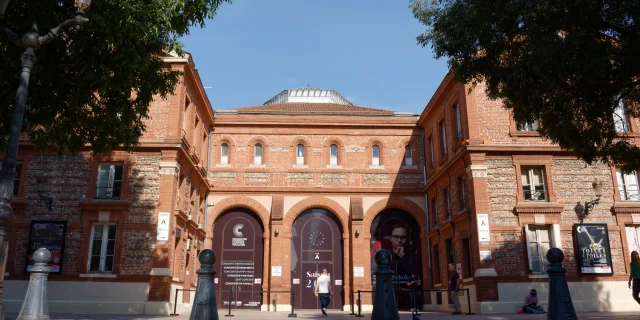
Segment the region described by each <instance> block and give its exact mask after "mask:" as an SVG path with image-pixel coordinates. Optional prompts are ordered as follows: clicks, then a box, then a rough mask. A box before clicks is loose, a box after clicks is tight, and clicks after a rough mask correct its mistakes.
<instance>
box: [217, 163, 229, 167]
mask: <svg viewBox="0 0 640 320" xmlns="http://www.w3.org/2000/svg"><path fill="white" fill-rule="evenodd" d="M216 168H231V165H230V164H219V163H218V164H216Z"/></svg>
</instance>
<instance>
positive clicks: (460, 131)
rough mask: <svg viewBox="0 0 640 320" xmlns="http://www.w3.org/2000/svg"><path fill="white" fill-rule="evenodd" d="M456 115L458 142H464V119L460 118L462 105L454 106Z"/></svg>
mask: <svg viewBox="0 0 640 320" xmlns="http://www.w3.org/2000/svg"><path fill="white" fill-rule="evenodd" d="M453 111H454V112H455V114H456V131H457V132H456V141H460V140H462V119H461V118H460V105H455V106H453Z"/></svg>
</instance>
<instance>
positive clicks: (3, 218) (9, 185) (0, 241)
mask: <svg viewBox="0 0 640 320" xmlns="http://www.w3.org/2000/svg"><path fill="white" fill-rule="evenodd" d="M10 1H11V0H0V16H3V15H4V12H5V10H6V8H7V6H8V5H9V2H10ZM90 4H91V0H75V6H76V8H78V11H76V15H75V17H73V18H72V19H68V20H66V21H64V22H62V23H61V24H59V25H58V26H57V27H55V28H53V29H51V30H49V32H48V33H47V34H46V35H44V36H40V34H39V32H38V27H37V25H36V24H35V23H34V24H33V26H32V27H31V29H30V30H29V32H27V33H26V34H25V35H24V36H22V38H20V37H19V36H18V34H16V33H15V32H13V31H11V30H9V29H8V28H6V27H3V26H0V31H4V32H5V33H6V34H7V36H8V38H9V41H11V43H13V44H15V45H17V46H20V47H22V48H25V52H24V53H23V54H22V72H21V74H20V79H19V80H20V82H19V86H18V92H17V93H16V102H15V104H14V105H13V119H11V127H10V130H9V137H8V139H7V140H8V141H7V150H6V151H5V155H4V160H3V161H2V170H0V320H4V313H5V309H4V303H2V288H3V287H4V272H5V268H6V262H7V255H8V251H9V240H10V237H11V232H12V230H11V227H12V226H11V224H12V222H13V220H14V219H15V216H14V214H13V209H12V208H11V204H10V202H11V199H12V198H13V179H14V177H15V175H16V155H17V154H18V142H19V140H20V133H21V131H22V119H23V117H24V112H25V104H26V102H27V95H28V91H29V77H30V76H31V69H33V66H34V65H35V63H36V55H35V53H34V52H35V50H38V48H40V46H41V45H43V44H46V43H49V42H51V41H53V40H55V39H56V38H58V37H59V36H60V32H62V31H63V30H65V29H67V28H69V27H71V26H80V25H82V24H84V23H86V22H87V21H89V19H87V18H85V16H84V10H87V9H89V5H90Z"/></svg>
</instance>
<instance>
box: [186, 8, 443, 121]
mask: <svg viewBox="0 0 640 320" xmlns="http://www.w3.org/2000/svg"><path fill="white" fill-rule="evenodd" d="M408 5H409V1H408V0H234V1H233V4H224V5H223V6H222V7H221V8H220V10H219V11H218V14H217V15H216V17H215V18H214V19H213V20H211V21H209V22H208V23H207V26H206V28H205V29H200V28H199V27H194V28H192V31H191V34H190V35H188V36H186V37H184V38H183V39H182V41H183V42H184V44H185V49H186V50H187V51H189V52H190V53H191V54H192V55H193V58H194V61H195V64H196V67H197V68H198V71H199V73H200V77H201V78H202V82H203V84H204V86H207V87H211V88H209V89H206V90H207V95H208V96H209V99H210V100H211V103H212V105H213V108H214V109H228V108H237V107H243V106H255V105H261V104H263V103H264V102H266V101H267V100H269V99H270V98H271V97H273V96H275V95H276V94H278V93H279V92H281V91H282V90H284V89H293V88H299V87H305V86H307V85H311V86H312V87H315V88H322V89H333V90H336V91H338V92H339V93H340V94H342V95H343V96H344V97H346V98H347V99H349V100H350V101H351V102H353V103H354V104H355V105H359V106H365V107H371V108H382V109H388V110H394V111H409V112H414V113H417V114H420V113H421V112H422V110H423V109H424V107H425V106H426V105H427V103H428V102H429V99H430V98H431V96H432V95H433V93H434V92H435V90H436V89H437V88H438V85H439V84H440V82H441V81H442V79H443V78H444V76H445V75H446V73H447V70H448V68H447V63H446V60H445V59H440V60H435V59H434V58H433V53H432V51H431V48H429V47H425V48H423V47H421V46H418V45H417V44H416V36H418V35H419V34H420V33H421V32H423V31H424V27H423V26H422V25H421V24H420V23H419V22H418V21H417V20H415V19H414V17H413V16H412V14H411V10H410V9H409V8H408Z"/></svg>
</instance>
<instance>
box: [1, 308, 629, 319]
mask: <svg viewBox="0 0 640 320" xmlns="http://www.w3.org/2000/svg"><path fill="white" fill-rule="evenodd" d="M224 314H226V313H223V312H219V315H220V317H219V318H220V320H225V319H229V320H232V319H239V320H245V319H259V320H284V319H289V318H288V317H287V313H286V312H259V311H235V312H233V313H232V314H233V315H234V317H225V316H224ZM296 314H297V315H298V317H297V319H327V320H347V319H353V320H357V319H363V320H366V319H371V314H370V313H369V314H363V316H364V317H362V318H356V317H354V316H351V315H349V312H332V313H330V314H329V316H328V317H324V316H322V314H321V313H320V312H312V311H306V310H305V311H298V312H296ZM16 316H17V315H16V314H9V315H8V317H7V318H6V319H7V320H15V318H16ZM545 317H546V315H531V314H502V315H467V314H462V315H451V314H449V313H441V312H425V313H422V315H421V316H420V317H419V318H420V319H422V320H427V319H444V320H453V319H461V320H462V319H464V320H480V319H484V320H516V319H517V320H534V319H535V320H538V319H545ZM578 318H580V319H581V320H585V319H590V320H596V319H610V320H614V319H615V320H640V312H636V313H582V314H578ZM51 319H56V320H89V319H100V320H160V319H162V320H187V319H189V315H188V314H181V315H178V316H170V317H145V316H128V315H122V316H115V315H114V316H112V315H86V316H83V315H61V314H54V315H51ZM400 320H411V314H410V313H408V312H401V313H400Z"/></svg>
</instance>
